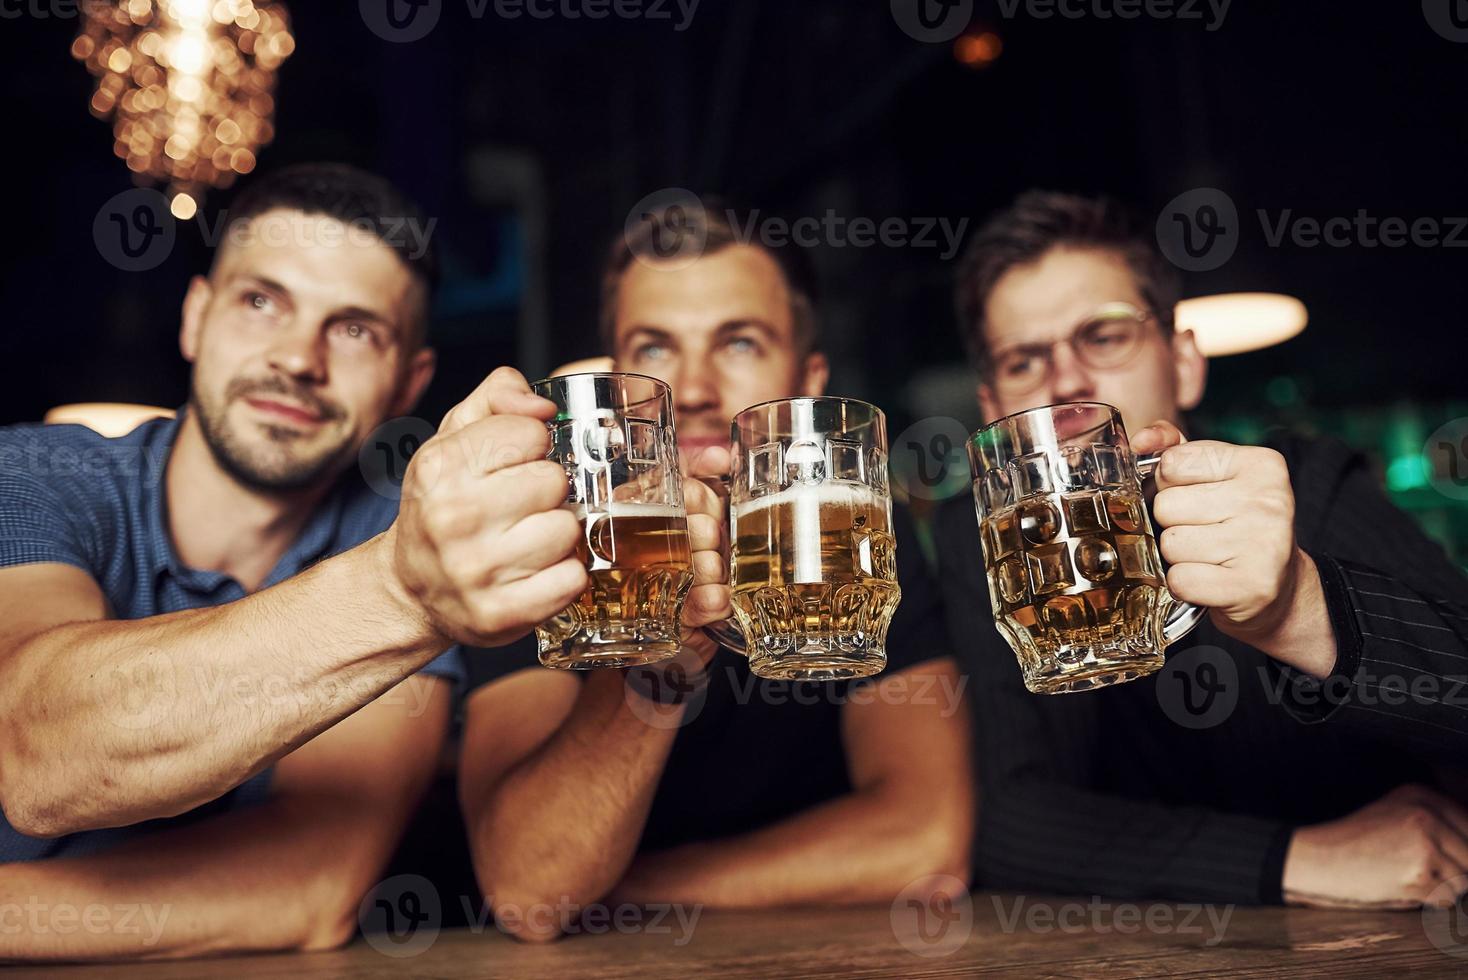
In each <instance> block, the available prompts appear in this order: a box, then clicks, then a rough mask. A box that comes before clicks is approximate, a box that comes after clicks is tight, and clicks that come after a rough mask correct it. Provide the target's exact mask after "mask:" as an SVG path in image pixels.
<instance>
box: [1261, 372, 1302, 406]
mask: <svg viewBox="0 0 1468 980" xmlns="http://www.w3.org/2000/svg"><path fill="white" fill-rule="evenodd" d="M1264 394H1265V397H1267V398H1268V399H1269V403H1270V404H1271V405H1273V406H1275V407H1276V408H1289V407H1290V406H1291V405H1298V404H1299V403H1300V386H1299V385H1298V384H1296V383H1295V379H1294V378H1287V377H1284V376H1281V377H1278V378H1271V379H1270V381H1269V384H1267V385H1265V386H1264Z"/></svg>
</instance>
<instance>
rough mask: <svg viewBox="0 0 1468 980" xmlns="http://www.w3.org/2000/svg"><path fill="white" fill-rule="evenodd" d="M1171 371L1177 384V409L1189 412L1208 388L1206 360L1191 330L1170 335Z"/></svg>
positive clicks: (1196, 405)
mask: <svg viewBox="0 0 1468 980" xmlns="http://www.w3.org/2000/svg"><path fill="white" fill-rule="evenodd" d="M1172 369H1173V375H1174V378H1175V381H1176V383H1177V407H1178V408H1179V409H1181V410H1182V411H1184V412H1191V411H1192V410H1193V409H1195V408H1197V407H1198V404H1199V403H1200V402H1201V401H1202V400H1203V390H1204V389H1205V388H1207V387H1208V358H1206V357H1204V356H1203V352H1202V351H1200V350H1199V349H1198V338H1197V337H1195V336H1193V331H1191V330H1178V331H1175V332H1174V333H1173V335H1172Z"/></svg>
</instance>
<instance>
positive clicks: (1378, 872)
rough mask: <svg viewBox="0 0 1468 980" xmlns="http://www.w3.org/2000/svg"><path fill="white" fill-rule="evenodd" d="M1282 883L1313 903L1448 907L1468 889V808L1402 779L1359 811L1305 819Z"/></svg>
mask: <svg viewBox="0 0 1468 980" xmlns="http://www.w3.org/2000/svg"><path fill="white" fill-rule="evenodd" d="M1283 890H1284V897H1285V901H1286V902H1289V903H1290V904H1292V905H1309V906H1314V907H1316V908H1387V909H1401V908H1417V907H1419V906H1422V905H1433V906H1437V907H1447V906H1451V905H1453V904H1454V903H1455V902H1456V901H1457V900H1458V898H1459V897H1460V896H1462V895H1463V893H1464V892H1468V812H1465V811H1464V810H1463V808H1462V807H1461V806H1459V805H1458V804H1457V803H1455V802H1453V801H1452V800H1450V799H1448V798H1447V797H1446V796H1443V795H1442V794H1441V793H1439V792H1437V791H1436V790H1433V789H1429V788H1428V787H1426V786H1415V785H1407V786H1399V787H1397V788H1396V789H1394V790H1392V791H1391V792H1390V793H1388V794H1386V796H1384V797H1382V798H1381V799H1379V800H1377V801H1376V802H1375V803H1370V804H1368V805H1366V806H1364V807H1362V808H1361V809H1359V810H1357V811H1356V812H1355V813H1352V814H1349V815H1348V816H1345V817H1342V818H1341V819H1339V820H1333V821H1331V822H1330V823H1322V824H1316V825H1314V826H1312V827H1301V828H1300V829H1298V830H1296V831H1295V833H1294V836H1293V837H1292V838H1291V839H1290V848H1289V851H1288V853H1287V855H1286V857H1285V867H1284V881H1283Z"/></svg>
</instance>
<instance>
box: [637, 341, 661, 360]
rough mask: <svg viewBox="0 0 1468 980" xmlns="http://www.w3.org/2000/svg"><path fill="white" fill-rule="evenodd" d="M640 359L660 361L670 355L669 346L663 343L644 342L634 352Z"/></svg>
mask: <svg viewBox="0 0 1468 980" xmlns="http://www.w3.org/2000/svg"><path fill="white" fill-rule="evenodd" d="M632 356H633V357H636V358H637V359H638V360H640V361H658V360H662V359H663V358H664V357H667V356H668V348H666V347H664V346H663V345H662V344H643V345H642V346H641V347H639V348H637V349H636V350H635V351H633V353H632Z"/></svg>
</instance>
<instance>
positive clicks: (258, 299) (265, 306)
mask: <svg viewBox="0 0 1468 980" xmlns="http://www.w3.org/2000/svg"><path fill="white" fill-rule="evenodd" d="M245 303H246V304H247V305H249V307H250V308H251V309H254V310H259V311H260V312H262V313H268V312H270V310H272V309H273V308H274V307H275V303H274V302H272V301H271V299H270V297H269V296H266V295H265V294H264V293H253V292H252V293H246V294H245Z"/></svg>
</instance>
